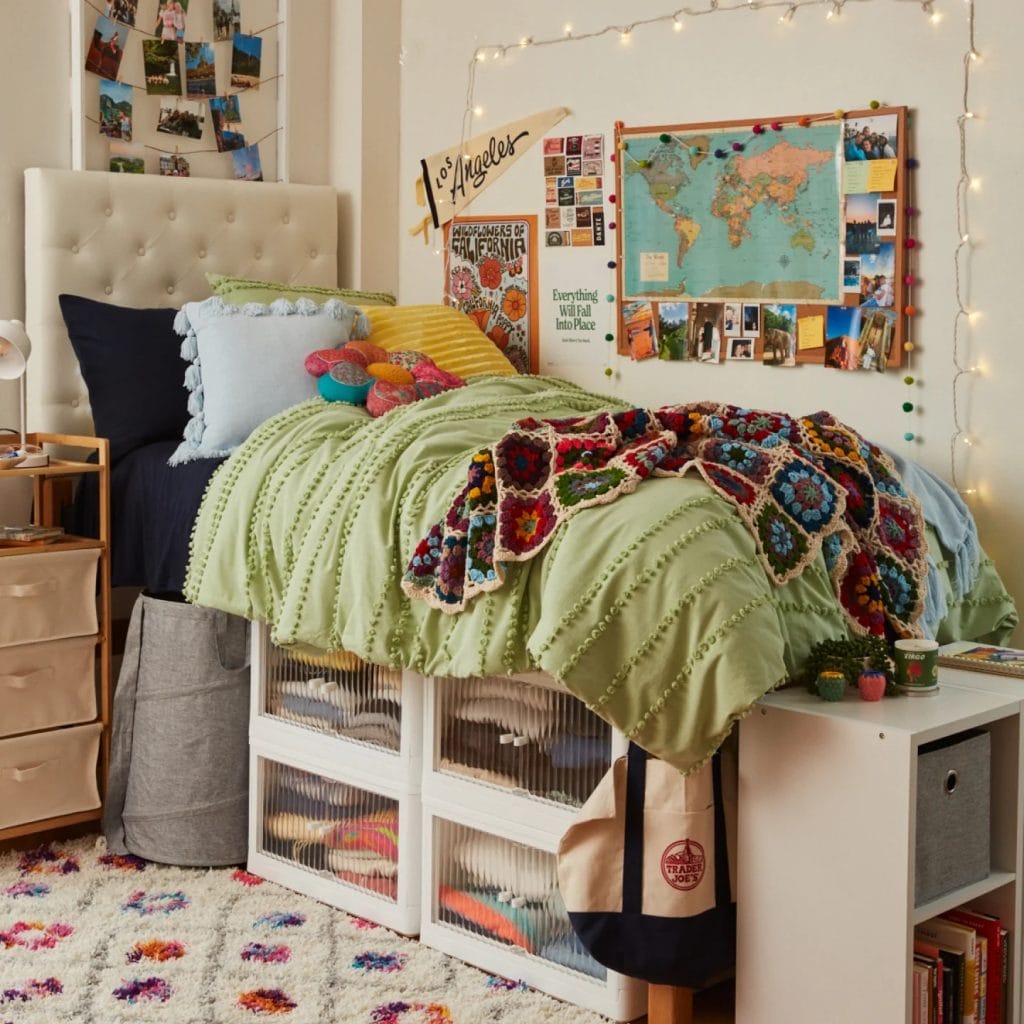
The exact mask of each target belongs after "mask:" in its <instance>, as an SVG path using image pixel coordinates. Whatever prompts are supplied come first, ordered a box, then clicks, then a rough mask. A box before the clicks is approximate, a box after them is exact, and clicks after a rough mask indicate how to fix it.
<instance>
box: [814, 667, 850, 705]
mask: <svg viewBox="0 0 1024 1024" xmlns="http://www.w3.org/2000/svg"><path fill="white" fill-rule="evenodd" d="M844 693H846V676H844V675H843V673H842V672H833V671H830V670H828V669H826V670H825V671H824V672H819V673H818V696H819V697H821V699H822V700H842V699H843V694H844Z"/></svg>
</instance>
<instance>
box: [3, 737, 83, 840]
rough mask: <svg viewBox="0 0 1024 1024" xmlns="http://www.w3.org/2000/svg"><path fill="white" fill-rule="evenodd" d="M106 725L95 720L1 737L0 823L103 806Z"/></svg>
mask: <svg viewBox="0 0 1024 1024" xmlns="http://www.w3.org/2000/svg"><path fill="white" fill-rule="evenodd" d="M102 731H103V726H102V725H100V724H99V723H98V722H96V723H94V724H92V725H76V726H72V727H71V728H69V729H55V730H53V731H51V732H40V733H33V734H31V735H28V736H15V737H13V738H11V739H5V740H0V828H7V827H8V826H11V825H21V824H24V823H25V822H29V821H39V820H40V819H42V818H51V817H57V816H58V815H61V814H72V813H74V812H75V811H88V810H92V809H93V808H96V807H99V805H100V794H99V790H98V789H97V787H96V755H97V753H98V751H99V745H100V734H101V732H102Z"/></svg>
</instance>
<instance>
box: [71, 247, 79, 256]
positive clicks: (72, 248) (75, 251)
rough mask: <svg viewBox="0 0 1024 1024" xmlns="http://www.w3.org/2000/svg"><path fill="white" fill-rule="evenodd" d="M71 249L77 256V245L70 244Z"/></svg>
mask: <svg viewBox="0 0 1024 1024" xmlns="http://www.w3.org/2000/svg"><path fill="white" fill-rule="evenodd" d="M71 251H72V252H73V253H74V254H75V255H76V256H77V255H78V246H77V245H73V246H71Z"/></svg>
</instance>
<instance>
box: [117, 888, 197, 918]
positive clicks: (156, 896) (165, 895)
mask: <svg viewBox="0 0 1024 1024" xmlns="http://www.w3.org/2000/svg"><path fill="white" fill-rule="evenodd" d="M188 905H189V899H188V897H187V896H186V895H185V894H184V893H183V892H182V891H181V890H180V889H178V890H177V891H176V892H158V893H153V894H152V895H147V894H146V892H145V890H143V889H136V890H135V892H133V893H132V894H131V896H129V897H128V902H127V903H123V904H122V905H121V909H122V910H135V911H137V912H138V913H139V914H141V915H143V916H146V915H147V914H172V913H174V911H175V910H185V909H187V907H188Z"/></svg>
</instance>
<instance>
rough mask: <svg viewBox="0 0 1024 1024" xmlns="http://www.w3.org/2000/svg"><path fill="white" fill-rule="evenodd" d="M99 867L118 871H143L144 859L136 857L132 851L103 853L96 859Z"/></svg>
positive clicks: (144, 866) (144, 867)
mask: <svg viewBox="0 0 1024 1024" xmlns="http://www.w3.org/2000/svg"><path fill="white" fill-rule="evenodd" d="M96 863H97V864H99V865H100V866H101V867H105V868H115V869H116V870H118V871H145V870H146V861H144V860H143V859H142V858H141V857H136V856H135V854H134V853H105V854H103V856H101V857H98V858H97V859H96Z"/></svg>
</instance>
